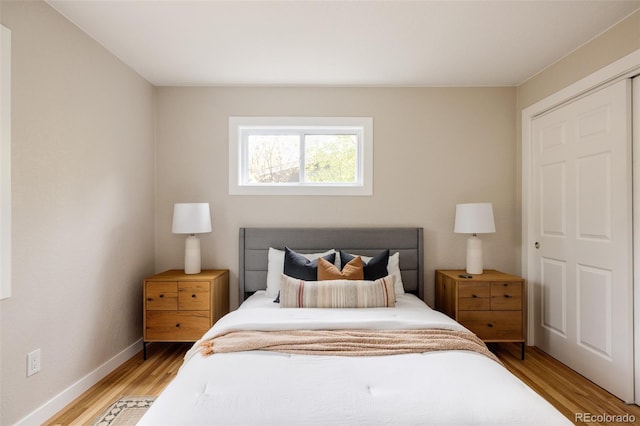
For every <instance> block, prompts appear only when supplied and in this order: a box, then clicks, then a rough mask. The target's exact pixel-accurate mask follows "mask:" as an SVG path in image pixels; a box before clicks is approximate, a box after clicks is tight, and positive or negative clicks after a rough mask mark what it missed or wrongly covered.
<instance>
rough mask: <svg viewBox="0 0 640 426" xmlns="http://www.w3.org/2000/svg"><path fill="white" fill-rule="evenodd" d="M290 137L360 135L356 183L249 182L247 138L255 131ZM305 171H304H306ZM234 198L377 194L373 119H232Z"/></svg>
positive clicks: (230, 158) (231, 160)
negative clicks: (306, 134)
mask: <svg viewBox="0 0 640 426" xmlns="http://www.w3.org/2000/svg"><path fill="white" fill-rule="evenodd" d="M258 129H259V130H260V131H261V132H265V133H268V132H278V133H283V132H284V133H287V134H304V133H305V132H309V131H310V130H312V131H313V133H314V134H340V133H343V134H344V133H345V132H347V133H349V134H357V135H358V148H357V149H358V153H357V165H356V168H357V176H356V182H355V183H316V182H301V183H298V182H294V183H260V184H252V183H248V182H247V179H246V170H247V161H248V155H247V135H248V134H250V133H251V131H252V130H258ZM302 172H303V171H302ZM229 194H230V195H339V196H369V195H373V118H372V117H229Z"/></svg>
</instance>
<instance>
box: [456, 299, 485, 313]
mask: <svg viewBox="0 0 640 426" xmlns="http://www.w3.org/2000/svg"><path fill="white" fill-rule="evenodd" d="M458 309H459V310H461V311H488V310H490V309H491V299H490V298H488V297H461V298H459V299H458Z"/></svg>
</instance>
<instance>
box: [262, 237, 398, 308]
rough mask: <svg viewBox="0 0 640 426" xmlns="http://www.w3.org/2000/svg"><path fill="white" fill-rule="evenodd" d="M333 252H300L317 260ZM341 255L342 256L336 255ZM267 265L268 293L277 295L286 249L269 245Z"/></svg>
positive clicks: (310, 258)
mask: <svg viewBox="0 0 640 426" xmlns="http://www.w3.org/2000/svg"><path fill="white" fill-rule="evenodd" d="M331 253H336V251H335V250H334V249H331V250H329V251H325V252H324V253H300V254H301V255H303V256H304V257H306V258H307V259H309V260H315V259H317V258H319V257H323V256H326V255H328V254H331ZM336 257H338V258H339V257H340V256H336ZM268 259H269V260H268V262H269V263H268V265H267V294H268V295H269V296H271V297H276V296H277V295H278V292H279V291H280V275H282V274H283V273H284V250H278V249H274V248H273V247H269V256H268ZM389 259H391V258H389Z"/></svg>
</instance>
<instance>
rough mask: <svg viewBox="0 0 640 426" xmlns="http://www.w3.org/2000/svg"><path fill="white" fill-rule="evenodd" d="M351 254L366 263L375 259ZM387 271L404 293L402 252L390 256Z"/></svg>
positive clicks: (401, 292)
mask: <svg viewBox="0 0 640 426" xmlns="http://www.w3.org/2000/svg"><path fill="white" fill-rule="evenodd" d="M349 254H350V255H351V256H354V257H355V256H360V257H361V258H362V260H364V262H365V263H368V262H369V261H370V260H371V259H373V257H371V256H363V255H361V254H353V253H349ZM339 258H340V256H338V259H339ZM283 261H284V258H283ZM387 273H388V274H389V275H393V276H394V277H395V289H396V295H398V294H404V284H402V274H401V273H400V252H395V253H393V254H392V255H390V256H389V261H388V262H387Z"/></svg>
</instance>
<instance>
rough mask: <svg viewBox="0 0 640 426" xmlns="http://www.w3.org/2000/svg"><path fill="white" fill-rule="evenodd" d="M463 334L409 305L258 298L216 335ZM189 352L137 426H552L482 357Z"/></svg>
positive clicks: (552, 419)
mask: <svg viewBox="0 0 640 426" xmlns="http://www.w3.org/2000/svg"><path fill="white" fill-rule="evenodd" d="M429 327H430V328H445V329H451V330H461V329H464V328H463V327H462V326H461V325H459V324H457V323H456V322H455V321H453V320H451V319H450V318H448V317H446V316H445V315H443V314H440V313H439V312H436V311H433V310H431V309H429V308H428V307H427V306H426V305H425V304H424V303H422V302H421V301H420V300H418V299H417V298H415V297H413V296H411V295H403V296H400V297H399V299H398V300H397V303H396V307H395V308H374V309H279V308H278V305H277V304H275V303H273V302H272V301H271V298H269V297H268V296H266V295H265V294H264V293H263V292H259V293H258V294H256V295H254V296H252V297H251V298H249V300H247V301H246V302H245V303H244V304H243V305H242V306H241V308H240V309H238V310H237V311H235V312H232V313H230V314H229V315H227V316H225V317H224V318H222V319H221V320H220V321H218V323H217V324H216V325H215V326H214V327H213V328H212V329H211V330H210V331H209V332H208V333H207V334H206V335H205V336H204V337H203V338H207V337H210V336H212V335H214V334H217V333H220V332H223V331H226V330H288V329H371V328H373V329H412V328H429ZM197 345H198V343H196V345H194V348H192V350H191V351H189V353H188V354H187V356H186V357H185V363H184V365H183V366H182V368H181V369H180V372H179V374H178V375H177V377H176V378H175V379H174V380H173V381H172V382H171V383H170V384H169V386H168V387H167V388H166V389H165V391H164V392H163V393H162V394H161V395H160V396H159V397H158V399H157V400H156V402H155V403H154V404H153V406H152V407H151V408H150V409H149V411H148V412H147V414H146V415H145V416H144V417H143V419H142V420H141V422H140V423H139V424H140V425H156V426H157V425H300V426H303V425H429V424H449V425H464V424H486V425H500V424H502V425H561V424H571V422H569V421H568V420H567V419H566V418H565V417H564V416H562V415H561V414H560V413H559V412H558V411H557V410H555V409H554V408H553V407H552V406H551V405H550V404H549V403H547V402H546V401H545V400H544V399H542V398H541V397H540V396H538V395H537V394H536V393H535V392H534V391H533V390H531V389H530V388H529V387H527V386H526V385H525V384H524V383H522V382H521V381H520V380H518V379H517V378H516V377H515V376H513V375H512V374H511V373H510V372H509V371H508V370H506V369H505V368H504V367H502V366H501V365H499V364H498V363H496V362H495V361H492V360H491V359H489V358H488V357H486V356H484V355H481V354H478V353H475V352H468V351H440V352H428V353H423V354H405V355H391V356H371V357H336V356H310V355H288V354H281V353H272V352H265V351H253V352H239V353H228V354H215V355H213V356H209V357H204V356H202V355H201V354H200V352H199V351H198V349H197Z"/></svg>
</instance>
